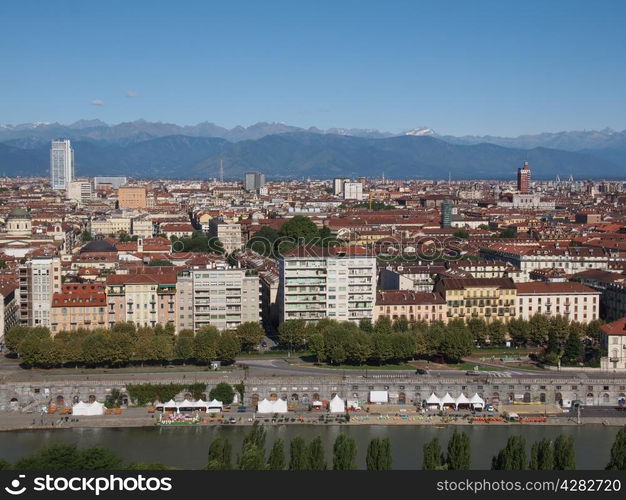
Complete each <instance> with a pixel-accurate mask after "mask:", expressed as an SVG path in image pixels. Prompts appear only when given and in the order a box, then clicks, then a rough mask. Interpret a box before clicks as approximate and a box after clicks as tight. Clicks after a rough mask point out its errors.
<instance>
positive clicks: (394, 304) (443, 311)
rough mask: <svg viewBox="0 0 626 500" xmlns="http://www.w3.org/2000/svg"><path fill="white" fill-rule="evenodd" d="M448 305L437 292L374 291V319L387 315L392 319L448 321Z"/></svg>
mask: <svg viewBox="0 0 626 500" xmlns="http://www.w3.org/2000/svg"><path fill="white" fill-rule="evenodd" d="M447 313H448V305H447V303H446V301H445V299H444V298H443V297H442V296H441V294H439V293H431V292H414V291H412V290H385V291H380V292H377V293H376V307H375V309H374V321H376V320H378V318H380V317H381V316H387V317H388V318H390V319H391V320H392V321H395V320H397V319H400V318H403V319H406V320H408V321H426V322H428V323H431V322H433V321H443V322H447V321H448V316H447Z"/></svg>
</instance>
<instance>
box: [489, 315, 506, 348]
mask: <svg viewBox="0 0 626 500" xmlns="http://www.w3.org/2000/svg"><path fill="white" fill-rule="evenodd" d="M487 332H488V335H489V344H490V345H496V346H499V345H504V343H505V342H506V326H505V325H504V323H503V322H502V321H499V320H495V321H492V322H491V323H489V325H488V326H487Z"/></svg>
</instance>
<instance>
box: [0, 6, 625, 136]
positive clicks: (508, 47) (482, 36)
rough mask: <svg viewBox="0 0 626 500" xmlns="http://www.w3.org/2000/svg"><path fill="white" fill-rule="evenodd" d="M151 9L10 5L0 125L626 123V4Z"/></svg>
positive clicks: (552, 127) (5, 12)
mask: <svg viewBox="0 0 626 500" xmlns="http://www.w3.org/2000/svg"><path fill="white" fill-rule="evenodd" d="M572 4H575V7H576V8H573V5H572ZM146 5H147V4H146V3H144V2H137V3H134V4H132V5H124V6H123V12H124V17H123V19H121V18H120V16H119V12H120V11H121V9H122V4H121V3H118V2H111V3H107V4H106V5H104V6H94V5H81V4H80V3H78V2H72V1H66V2H61V3H60V4H55V6H46V5H45V4H43V5H42V4H37V5H35V4H32V5H28V4H26V5H24V4H20V5H3V6H2V7H1V8H0V9H1V11H0V12H1V14H2V16H1V19H2V21H0V22H1V23H2V41H3V46H5V47H7V48H8V49H9V50H6V51H4V52H3V54H2V56H0V57H1V59H0V61H2V63H3V66H4V67H6V68H10V70H11V71H9V72H8V73H7V75H8V76H7V77H6V78H4V79H3V80H2V81H1V82H0V92H2V95H3V96H4V98H5V99H4V105H3V113H2V114H3V119H2V121H3V122H5V123H23V122H34V121H61V122H72V121H75V120H78V119H81V118H98V119H102V120H104V121H109V122H124V121H132V120H135V119H139V118H143V119H146V120H158V119H162V120H164V121H168V122H174V123H197V122H201V121H204V120H209V121H212V122H216V123H220V124H223V125H224V126H227V127H234V126H236V125H239V124H250V123H255V122H258V121H275V122H286V123H292V124H294V125H296V126H302V127H308V126H311V125H315V126H318V127H322V128H331V127H346V128H374V127H376V128H380V129H383V130H389V131H392V132H399V131H402V130H410V129H413V128H416V127H419V126H428V127H431V128H433V129H434V130H437V131H438V132H440V133H443V134H452V135H465V134H477V135H484V134H489V135H502V136H516V135H520V134H525V133H538V132H547V131H560V130H581V129H603V128H605V127H611V128H613V129H617V130H623V129H625V128H626V121H625V119H624V118H623V117H624V116H626V114H625V113H624V110H625V109H626V103H625V101H624V100H623V98H622V96H621V94H620V92H619V89H620V88H621V87H623V84H624V83H626V71H624V68H623V67H622V66H623V65H620V64H619V62H620V61H622V60H623V55H622V53H621V49H620V47H622V46H624V45H625V44H626V39H625V37H626V35H625V34H624V31H623V30H622V27H621V23H620V19H621V17H623V16H622V15H620V14H623V13H624V10H625V9H626V6H624V5H623V4H622V3H621V2H602V3H601V4H599V5H597V4H596V5H588V4H586V3H583V2H551V3H550V4H548V5H546V4H545V3H542V2H527V3H525V4H524V5H523V6H518V5H513V4H507V5H501V3H499V2H481V3H480V4H479V5H469V4H466V3H464V2H448V7H449V8H447V9H441V8H440V6H436V7H435V6H430V5H424V4H414V3H404V2H398V3H394V4H393V5H392V6H390V7H388V8H386V9H384V10H383V9H381V8H380V6H379V5H377V4H375V3H373V2H370V3H362V2H360V3H358V4H356V3H351V2H344V3H342V4H340V5H334V4H330V3H322V4H316V5H315V7H307V6H301V5H299V6H294V5H292V4H289V3H281V2H278V3H275V4H273V5H272V6H271V7H269V8H268V7H267V6H263V7H260V6H258V5H255V4H254V3H252V2H239V3H237V4H235V5H232V4H231V5H228V6H225V5H209V4H206V5H205V4H203V3H200V2H190V3H188V4H187V8H186V9H181V10H180V11H173V10H172V9H169V8H167V5H166V4H164V3H161V4H157V5H156V7H155V8H151V9H150V10H149V11H147V10H146V8H145V7H146ZM150 5H151V7H152V5H153V4H150ZM59 9H61V10H63V11H64V13H65V15H64V16H62V17H59V16H57V15H56V12H58V10H59ZM190 14H192V15H190ZM111 26H115V31H116V36H115V37H114V38H113V37H111V36H110V27H111ZM27 28H28V29H27ZM25 33H29V35H28V37H26V36H24V34H25ZM76 39H80V40H81V43H80V46H77V45H76V43H75V40H76ZM42 47H45V50H42ZM305 61H306V63H305ZM42 70H43V71H47V72H48V73H50V74H51V75H52V78H50V79H49V81H48V83H47V85H46V86H45V87H42V86H41V85H39V84H38V82H39V81H40V76H41V71H42Z"/></svg>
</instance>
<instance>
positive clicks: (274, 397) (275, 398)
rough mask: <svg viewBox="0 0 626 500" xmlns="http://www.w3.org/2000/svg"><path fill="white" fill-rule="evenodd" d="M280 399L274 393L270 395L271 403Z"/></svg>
mask: <svg viewBox="0 0 626 500" xmlns="http://www.w3.org/2000/svg"><path fill="white" fill-rule="evenodd" d="M277 399H278V394H276V393H275V392H272V393H271V394H270V401H276V400H277Z"/></svg>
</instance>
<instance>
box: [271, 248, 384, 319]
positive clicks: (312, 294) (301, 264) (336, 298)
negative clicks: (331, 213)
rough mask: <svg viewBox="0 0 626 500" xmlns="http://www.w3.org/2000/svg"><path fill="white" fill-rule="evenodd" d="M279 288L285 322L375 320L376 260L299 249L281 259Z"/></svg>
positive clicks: (333, 251)
mask: <svg viewBox="0 0 626 500" xmlns="http://www.w3.org/2000/svg"><path fill="white" fill-rule="evenodd" d="M352 250H357V249H352ZM278 286H279V288H278V297H277V302H278V304H279V309H280V321H281V322H283V321H286V320H289V319H304V320H306V321H312V322H315V321H318V320H320V319H322V318H331V319H336V320H339V321H355V322H358V321H359V320H361V319H370V320H371V319H372V318H373V316H374V303H375V299H376V257H374V256H370V255H366V254H365V253H362V254H357V252H356V251H353V252H350V253H348V252H345V250H344V251H342V250H341V249H338V248H318V247H313V246H300V247H296V248H294V249H292V250H290V251H288V252H286V253H285V254H283V255H282V257H281V258H280V278H279V285H278Z"/></svg>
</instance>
